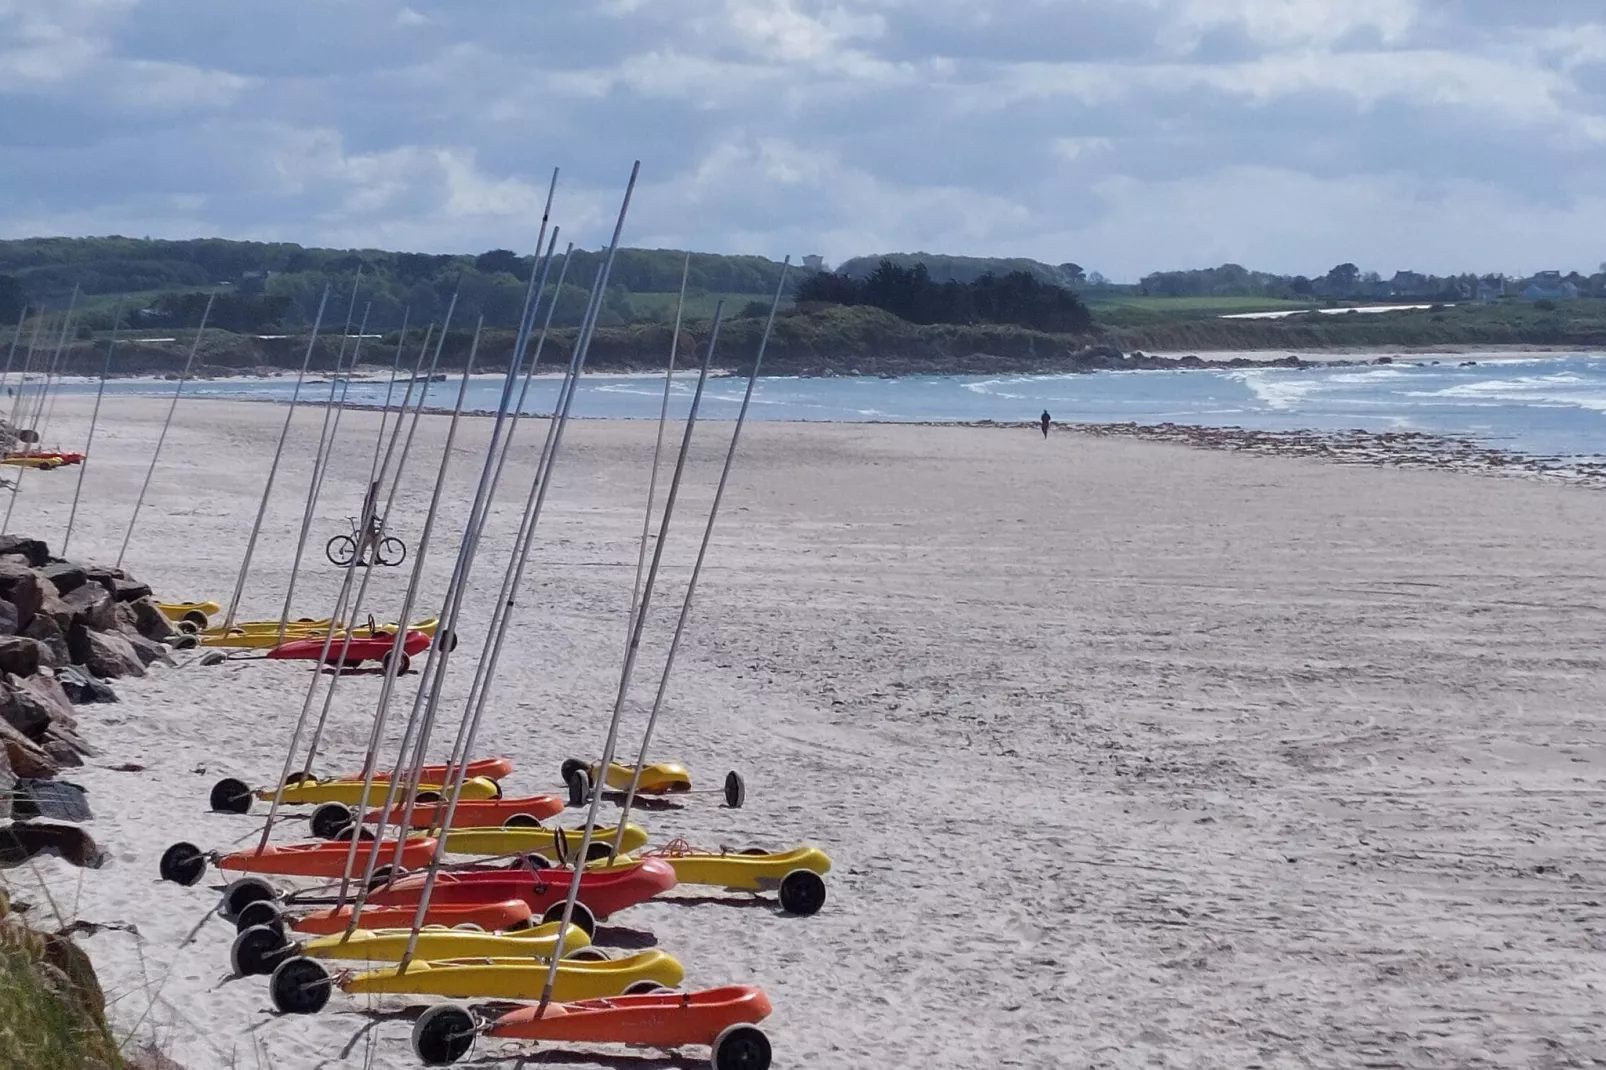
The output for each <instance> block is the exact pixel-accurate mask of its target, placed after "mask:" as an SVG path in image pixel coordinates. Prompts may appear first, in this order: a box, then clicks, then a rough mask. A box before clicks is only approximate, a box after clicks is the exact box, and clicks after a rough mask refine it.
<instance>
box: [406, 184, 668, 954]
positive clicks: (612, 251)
mask: <svg viewBox="0 0 1606 1070" xmlns="http://www.w3.org/2000/svg"><path fill="white" fill-rule="evenodd" d="M640 175H641V161H640V160H636V161H635V162H634V163H633V164H632V165H631V168H630V180H629V182H628V183H627V184H626V185H625V193H624V198H623V200H622V202H621V203H620V205H619V215H618V218H617V219H616V220H615V221H614V227H613V235H612V237H611V238H610V240H609V243H608V253H607V256H606V258H605V259H604V260H603V262H602V267H601V270H599V271H598V273H597V283H596V287H595V289H594V291H593V293H592V301H591V308H590V310H589V312H590V315H589V319H588V321H587V322H585V323H584V324H583V325H582V327H581V330H580V334H579V337H578V338H577V339H576V344H575V357H574V363H575V368H576V371H575V375H576V379H578V376H579V374H580V369H582V368H583V367H584V365H585V354H586V353H587V352H589V350H590V348H591V340H592V338H593V337H595V332H596V326H597V319H598V316H599V314H600V312H601V309H602V299H603V295H604V294H606V293H607V291H608V278H609V275H610V273H611V272H612V270H613V263H614V258H615V257H616V256H617V255H618V251H619V238H620V235H621V234H622V233H623V231H624V226H625V219H626V217H627V216H628V215H629V212H630V200H631V197H632V196H633V195H634V193H635V190H636V182H637V179H638V178H639V177H640ZM553 300H554V301H556V300H557V297H556V295H554V297H553ZM574 393H575V391H574V389H573V388H572V386H571V389H570V393H569V396H568V398H567V399H566V402H565V404H566V405H567V404H568V403H570V402H572V401H573V398H574ZM564 423H567V410H565V419H564ZM562 432H563V424H559V425H558V427H557V433H556V437H555V439H554V450H553V454H552V456H551V458H550V459H549V462H548V467H549V470H550V466H551V463H552V461H555V459H556V455H557V454H556V444H558V443H561V440H562ZM543 482H544V481H543ZM456 608H457V607H456V606H455V605H454V606H453V612H454V613H455V612H456ZM436 692H437V693H436V694H435V695H433V696H432V697H431V707H432V710H431V713H430V714H429V715H426V717H425V721H424V725H423V726H422V728H421V729H420V733H419V744H420V748H419V752H418V753H419V755H420V762H419V766H420V768H422V756H423V755H424V754H425V753H426V751H425V746H426V745H427V741H428V733H429V730H430V727H431V723H432V719H433V706H434V705H435V703H436V702H437V701H438V698H439V694H438V692H439V681H437V687H436ZM477 727H478V725H477V724H475V725H473V726H471V727H470V729H469V733H468V736H467V738H466V741H465V750H466V748H467V747H469V746H471V745H472V743H473V735H474V730H475V729H476V728H477ZM467 769H468V767H467V764H466V763H463V764H462V766H461V768H459V769H458V770H456V771H455V772H456V774H457V775H456V776H455V778H453V780H454V783H453V784H451V785H450V789H451V790H450V792H449V793H448V797H447V816H448V825H447V827H450V819H451V817H452V816H453V815H454V814H455V812H456V807H457V803H458V800H459V798H460V796H461V795H462V790H463V784H464V783H465V774H466V773H467ZM448 772H449V773H450V772H452V770H448ZM415 797H416V795H409V796H408V798H407V800H406V804H405V805H406V811H405V816H404V818H403V822H402V825H401V828H402V829H403V830H405V829H408V828H410V827H411V821H412V811H413V802H414V798H415ZM403 842H404V841H403V840H402V839H400V838H398V840H397V842H396V858H397V863H396V864H398V865H399V863H400V859H401V849H402V845H403ZM445 845H446V837H445V836H441V837H440V838H439V839H437V840H436V844H435V851H434V854H433V856H432V857H431V859H430V867H429V873H428V875H427V876H426V877H425V878H424V887H423V889H422V892H421V895H420V898H419V907H418V912H417V914H416V915H415V916H414V918H413V927H412V933H411V935H410V936H409V937H408V941H407V949H406V951H405V952H404V953H403V956H402V959H401V963H400V965H399V967H398V972H406V969H407V966H408V964H409V963H410V962H411V961H412V956H413V953H414V952H415V951H416V950H417V946H418V933H419V929H420V927H421V926H422V924H423V920H422V919H423V917H424V915H425V913H426V912H427V911H428V909H429V900H430V896H431V895H432V893H433V891H434V887H435V878H436V876H437V875H438V873H439V872H440V863H441V857H442V854H443V852H444V849H445Z"/></svg>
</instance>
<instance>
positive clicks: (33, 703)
mask: <svg viewBox="0 0 1606 1070" xmlns="http://www.w3.org/2000/svg"><path fill="white" fill-rule="evenodd" d="M16 679H17V678H16V677H15V676H7V677H6V678H5V681H4V683H3V684H0V721H4V722H5V723H6V724H8V725H10V726H11V727H12V728H14V729H16V730H17V731H18V732H21V733H22V734H23V735H24V736H27V737H28V738H29V739H30V740H37V739H39V738H40V737H41V736H43V735H44V734H45V729H47V728H49V727H50V713H51V710H50V705H49V704H48V703H47V702H45V701H44V700H43V699H41V698H40V697H39V696H38V695H36V694H34V693H33V692H32V691H30V690H28V689H26V688H22V687H18V686H16V684H14V683H13V682H12V681H14V680H16Z"/></svg>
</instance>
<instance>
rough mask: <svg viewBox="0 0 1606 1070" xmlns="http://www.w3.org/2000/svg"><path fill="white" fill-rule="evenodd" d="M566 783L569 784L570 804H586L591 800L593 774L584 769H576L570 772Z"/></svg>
mask: <svg viewBox="0 0 1606 1070" xmlns="http://www.w3.org/2000/svg"><path fill="white" fill-rule="evenodd" d="M566 783H567V784H568V785H569V805H570V806H584V805H585V804H586V803H588V802H590V801H591V774H590V773H588V772H586V771H585V770H584V769H576V770H575V771H574V772H572V773H570V774H569V777H568V780H567V781H566Z"/></svg>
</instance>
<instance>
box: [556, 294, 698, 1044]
mask: <svg viewBox="0 0 1606 1070" xmlns="http://www.w3.org/2000/svg"><path fill="white" fill-rule="evenodd" d="M724 315H725V302H724V301H720V302H719V303H718V304H717V305H715V306H714V322H713V325H712V326H711V327H710V329H709V333H708V352H707V354H706V355H705V356H704V357H703V365H702V367H701V368H700V369H699V370H698V374H697V391H696V393H694V394H693V395H692V399H691V410H690V411H689V412H688V413H687V414H686V430H685V432H684V434H683V435H682V437H681V441H680V456H679V457H677V458H676V460H675V471H674V474H673V475H672V476H670V479H669V493H668V495H667V496H666V497H665V498H664V517H663V520H662V522H661V523H660V524H659V526H658V544H657V545H656V546H654V547H653V551H652V564H651V566H649V567H648V569H647V579H646V581H645V582H644V583H643V584H642V587H641V605H640V607H639V609H638V611H637V613H636V624H635V627H634V628H633V629H632V630H631V633H630V645H629V646H628V647H627V648H626V650H625V662H624V667H623V669H621V671H620V673H619V692H618V695H617V696H616V697H615V698H614V702H613V716H612V717H610V718H609V721H608V736H607V739H606V740H605V741H604V743H603V745H602V757H601V759H600V763H601V768H602V769H607V768H608V766H609V765H610V764H611V763H612V762H613V753H614V748H615V747H616V746H617V744H618V741H619V723H620V721H622V720H623V719H624V712H625V700H626V698H628V697H629V695H630V678H631V676H632V675H633V674H634V672H635V668H636V658H637V655H638V654H639V653H640V651H641V632H642V626H643V625H644V624H645V623H646V622H647V612H648V610H649V609H650V608H651V607H652V592H653V587H654V586H655V585H656V584H657V582H658V570H659V568H660V566H661V565H662V564H663V557H664V546H665V545H666V544H667V543H668V541H669V524H670V521H671V520H672V519H674V515H675V502H676V499H678V498H679V496H680V484H681V480H682V479H683V478H684V476H685V473H686V458H687V457H688V456H689V455H690V453H691V440H692V432H693V431H694V430H695V429H696V427H697V412H698V409H699V408H700V407H701V405H702V400H703V388H704V386H706V385H707V383H708V369H709V367H710V366H711V365H712V364H713V363H714V348H715V346H716V345H717V344H718V342H719V327H720V322H721V320H723V318H724ZM602 794H603V793H602V789H601V786H600V780H599V783H598V785H597V786H595V787H593V788H592V791H591V804H590V806H589V807H588V808H587V810H586V823H585V827H584V829H583V830H582V831H581V834H580V849H579V852H578V853H577V854H576V855H575V856H574V857H575V863H574V874H573V876H571V877H570V878H569V894H568V895H567V896H566V897H565V898H564V901H563V919H562V921H561V922H560V923H559V925H558V942H557V946H556V947H555V948H553V950H552V965H551V966H549V967H548V969H547V975H546V983H545V984H544V985H542V987H541V1007H540V1010H538V1011H537V1012H536V1016H537V1017H539V1016H540V1015H542V1014H544V1013H545V1012H546V1008H547V1005H548V1004H549V1003H550V1002H551V1001H552V987H553V985H554V984H556V983H557V979H558V967H557V964H558V963H559V962H560V961H561V960H562V958H563V943H564V937H565V936H567V935H568V929H569V923H570V922H572V921H573V920H574V904H575V902H576V901H577V900H578V899H579V897H580V877H581V876H582V874H584V872H585V861H586V858H587V857H588V856H589V855H590V853H591V841H592V838H593V836H594V834H595V833H596V829H597V811H598V809H599V808H600V807H601V805H602Z"/></svg>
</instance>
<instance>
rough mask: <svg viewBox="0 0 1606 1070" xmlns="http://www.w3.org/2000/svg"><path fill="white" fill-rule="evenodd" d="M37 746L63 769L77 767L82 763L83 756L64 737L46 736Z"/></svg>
mask: <svg viewBox="0 0 1606 1070" xmlns="http://www.w3.org/2000/svg"><path fill="white" fill-rule="evenodd" d="M39 746H40V749H42V750H43V751H44V752H45V753H46V754H48V755H50V759H51V761H53V762H55V763H56V764H57V765H59V766H60V767H61V768H63V769H77V768H78V767H79V766H81V765H83V764H84V759H83V756H82V755H81V754H79V753H78V748H77V747H75V746H73V745H72V744H71V743H69V742H67V741H66V740H65V739H56V738H54V737H53V736H47V737H46V738H45V739H44V740H42V741H41V742H40V744H39Z"/></svg>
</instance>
